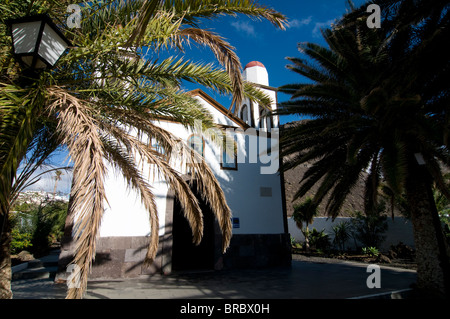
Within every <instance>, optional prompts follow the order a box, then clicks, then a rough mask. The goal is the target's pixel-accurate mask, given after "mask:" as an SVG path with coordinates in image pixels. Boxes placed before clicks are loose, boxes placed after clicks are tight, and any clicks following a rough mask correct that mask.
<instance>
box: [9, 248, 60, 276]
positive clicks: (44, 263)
mask: <svg viewBox="0 0 450 319" xmlns="http://www.w3.org/2000/svg"><path fill="white" fill-rule="evenodd" d="M59 252H60V250H59V249H55V250H52V251H50V252H49V254H48V255H47V256H43V257H41V258H38V259H33V260H30V261H28V262H26V263H23V264H21V265H18V266H15V267H13V269H12V270H13V274H12V279H13V280H20V279H35V278H49V279H53V278H55V276H56V273H57V272H58V259H59Z"/></svg>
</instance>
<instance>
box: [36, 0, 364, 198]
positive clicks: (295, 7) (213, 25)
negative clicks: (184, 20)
mask: <svg viewBox="0 0 450 319" xmlns="http://www.w3.org/2000/svg"><path fill="white" fill-rule="evenodd" d="M258 2H259V3H260V4H261V5H264V6H267V7H271V8H273V9H275V10H276V11H278V12H281V13H283V14H284V15H285V16H287V18H288V19H289V21H290V27H289V28H287V29H286V30H285V31H282V30H279V29H277V28H275V27H274V26H273V25H272V24H271V23H270V22H268V21H266V20H262V21H258V20H252V19H251V18H248V17H246V16H243V15H238V16H237V17H229V16H224V17H221V18H219V19H216V20H212V21H209V20H206V21H204V22H205V23H204V24H202V26H203V27H205V28H208V29H211V30H212V31H214V32H216V33H218V34H220V35H221V36H223V37H224V38H226V39H227V40H228V41H229V43H230V44H231V45H232V46H234V47H235V48H236V53H237V54H238V56H239V58H240V60H241V64H242V66H243V67H244V66H245V65H246V64H247V63H248V62H250V61H254V60H256V61H260V62H262V63H263V64H264V65H265V66H266V68H267V71H268V73H269V84H270V85H271V86H273V87H279V86H281V85H284V84H289V83H299V82H303V81H306V79H304V78H301V76H300V75H298V74H295V73H293V72H292V71H289V70H287V69H286V65H287V64H288V63H289V61H287V60H286V57H300V56H301V54H300V53H299V52H298V50H297V44H298V43H300V42H314V43H318V44H322V45H326V44H325V42H324V40H323V39H322V37H321V34H320V29H321V28H326V27H328V26H330V24H331V23H332V22H333V21H334V20H335V19H336V18H339V17H340V16H342V15H343V14H344V13H345V12H346V10H347V1H346V0H314V1H311V0H305V1H302V0H281V1H273V0H272V1H271V0H260V1H258ZM365 2H366V1H365V0H353V3H354V4H355V5H357V6H359V5H360V4H363V3H365ZM178 56H181V54H178ZM186 58H189V59H192V60H194V61H198V62H205V63H211V62H214V61H215V58H214V55H213V54H212V53H211V52H210V51H209V50H207V49H204V48H199V47H193V48H192V49H191V50H189V51H187V52H186ZM195 88H199V86H198V85H196V84H187V85H186V87H185V88H184V89H186V90H192V89H195ZM200 88H201V87H200ZM205 91H207V93H208V94H210V95H211V96H212V97H214V98H215V99H216V100H217V101H218V102H220V103H221V104H222V105H224V106H225V107H229V105H230V98H228V97H224V96H221V95H220V94H217V93H214V92H212V91H210V90H206V89H205ZM288 98H289V97H288V96H286V95H283V94H279V96H278V101H279V102H282V101H283V100H287V99H288ZM293 120H297V118H294V117H288V118H282V119H281V123H286V122H290V121H293ZM66 156H67V153H65V152H61V153H58V154H55V156H54V158H53V161H52V162H53V163H54V164H55V165H61V166H63V165H67V162H64V159H65V158H66ZM53 176H54V174H48V176H43V178H42V179H41V181H40V182H39V183H38V184H36V185H35V186H34V187H33V189H36V190H46V191H53V187H54V183H55V182H54V180H53V179H52V178H53ZM70 182H71V174H70V173H67V172H65V173H64V175H63V176H62V180H61V181H60V182H59V183H58V191H62V192H65V193H67V192H69V190H70Z"/></svg>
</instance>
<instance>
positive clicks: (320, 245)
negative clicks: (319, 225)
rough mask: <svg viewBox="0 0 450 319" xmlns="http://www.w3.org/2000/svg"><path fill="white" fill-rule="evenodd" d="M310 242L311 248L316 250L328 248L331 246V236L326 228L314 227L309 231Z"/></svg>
mask: <svg viewBox="0 0 450 319" xmlns="http://www.w3.org/2000/svg"><path fill="white" fill-rule="evenodd" d="M308 239H309V244H310V245H311V248H313V249H316V250H328V249H329V248H330V238H329V236H328V234H326V233H325V230H321V231H318V230H317V229H315V228H313V230H312V231H310V232H309V233H308Z"/></svg>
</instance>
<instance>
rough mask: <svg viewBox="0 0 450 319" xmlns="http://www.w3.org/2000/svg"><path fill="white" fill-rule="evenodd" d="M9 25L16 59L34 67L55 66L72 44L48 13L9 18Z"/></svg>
mask: <svg viewBox="0 0 450 319" xmlns="http://www.w3.org/2000/svg"><path fill="white" fill-rule="evenodd" d="M8 25H9V26H10V29H11V36H12V41H13V50H14V51H13V52H14V55H15V57H16V59H18V60H19V61H20V62H21V63H23V64H24V65H25V66H26V67H29V68H32V69H45V68H47V67H50V68H51V67H53V66H54V65H55V63H56V62H57V61H58V59H59V58H60V57H61V55H62V54H63V53H64V51H65V50H66V49H67V48H68V47H70V46H71V43H70V42H69V40H67V39H66V37H65V36H64V35H63V34H62V32H61V31H60V30H59V29H58V27H57V26H56V25H55V24H54V23H53V22H52V21H51V19H50V17H49V16H47V15H35V16H29V17H24V18H19V19H13V20H9V21H8Z"/></svg>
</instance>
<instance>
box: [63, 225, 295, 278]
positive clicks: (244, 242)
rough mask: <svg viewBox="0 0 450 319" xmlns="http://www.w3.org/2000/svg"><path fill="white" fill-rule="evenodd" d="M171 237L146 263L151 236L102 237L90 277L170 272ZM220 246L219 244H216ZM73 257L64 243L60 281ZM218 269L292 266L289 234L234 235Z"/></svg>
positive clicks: (70, 245) (161, 240)
mask: <svg viewBox="0 0 450 319" xmlns="http://www.w3.org/2000/svg"><path fill="white" fill-rule="evenodd" d="M170 239H171V238H160V244H159V248H158V253H157V256H156V259H155V261H154V262H153V264H151V265H150V266H149V267H147V266H145V265H144V259H145V255H146V252H147V247H148V242H149V237H101V238H99V239H98V241H97V253H96V256H95V261H94V263H93V266H92V271H91V274H90V275H89V278H90V279H119V278H135V277H139V276H142V275H152V274H156V273H162V274H170V273H171V271H172V267H171V256H172V250H171V243H172V242H171V240H170ZM217 247H218V248H219V247H220V246H219V245H217ZM72 259H73V244H70V243H67V244H66V245H63V247H62V251H61V255H60V261H59V272H58V274H57V277H56V280H57V281H64V280H66V279H67V277H68V275H69V274H68V273H67V272H66V268H67V265H68V264H69V263H70V262H71V261H72ZM215 260H216V262H215V266H214V268H215V269H216V270H221V269H243V268H262V267H278V266H290V264H291V248H290V236H289V234H258V235H233V237H232V239H231V243H230V247H229V248H228V250H227V252H226V253H225V254H224V255H222V254H220V250H219V252H218V253H217V254H216V256H215Z"/></svg>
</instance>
